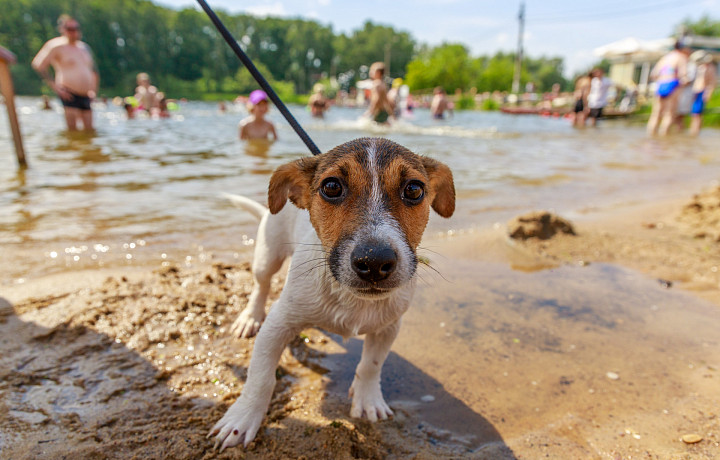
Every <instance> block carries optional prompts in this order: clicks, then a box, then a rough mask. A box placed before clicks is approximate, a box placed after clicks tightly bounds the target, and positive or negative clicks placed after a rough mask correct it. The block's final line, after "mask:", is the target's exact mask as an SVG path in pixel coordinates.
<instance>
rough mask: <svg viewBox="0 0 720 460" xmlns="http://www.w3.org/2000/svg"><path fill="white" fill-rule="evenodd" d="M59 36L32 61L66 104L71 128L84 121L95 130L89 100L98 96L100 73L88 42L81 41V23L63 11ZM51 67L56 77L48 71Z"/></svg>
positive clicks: (76, 128)
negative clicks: (53, 77)
mask: <svg viewBox="0 0 720 460" xmlns="http://www.w3.org/2000/svg"><path fill="white" fill-rule="evenodd" d="M58 29H59V31H60V33H61V36H60V37H55V38H53V39H51V40H49V41H48V42H47V43H45V44H44V45H43V47H42V48H41V49H40V51H38V54H37V55H36V56H35V58H34V59H33V61H32V66H33V68H34V69H35V70H36V71H37V72H38V73H39V74H40V75H41V76H42V77H43V79H44V80H45V81H46V82H47V84H48V85H49V86H50V88H52V90H53V91H55V92H56V93H57V95H58V96H60V99H61V101H62V104H63V106H64V107H65V121H66V123H67V128H68V131H77V130H78V124H79V122H82V125H83V128H84V129H85V131H92V130H93V119H92V110H91V107H90V103H91V102H92V100H93V98H94V97H95V94H96V91H97V88H98V82H99V76H98V73H97V69H96V68H95V61H94V60H93V57H92V54H91V52H90V47H89V46H88V45H87V43H84V42H82V41H80V37H81V36H82V35H81V32H80V24H78V22H77V21H76V20H75V19H74V18H72V17H70V16H68V15H66V14H64V15H62V16H60V18H59V19H58ZM50 66H52V68H53V70H54V71H55V79H54V80H53V79H52V78H51V76H50V74H49V73H48V68H49V67H50Z"/></svg>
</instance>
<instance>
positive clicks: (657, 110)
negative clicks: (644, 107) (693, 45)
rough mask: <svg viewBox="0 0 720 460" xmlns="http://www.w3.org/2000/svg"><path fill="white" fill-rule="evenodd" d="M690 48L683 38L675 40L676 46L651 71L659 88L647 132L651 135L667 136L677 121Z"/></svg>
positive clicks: (651, 75) (651, 76)
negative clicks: (681, 88) (680, 88)
mask: <svg viewBox="0 0 720 460" xmlns="http://www.w3.org/2000/svg"><path fill="white" fill-rule="evenodd" d="M689 55H690V48H689V47H688V46H687V45H686V44H685V43H683V41H682V39H680V40H678V41H677V42H675V48H674V49H673V50H672V51H670V52H669V53H668V54H666V55H665V56H663V57H662V58H660V60H659V61H658V63H657V64H655V67H653V70H652V72H651V73H650V78H652V79H653V80H655V82H656V83H657V88H656V90H655V99H654V100H653V105H652V112H651V114H650V119H649V120H648V125H647V132H648V134H650V135H654V134H658V133H659V134H660V135H661V136H665V135H667V133H668V130H669V129H670V126H672V124H673V122H674V121H675V114H676V112H677V105H678V100H679V98H680V90H679V87H681V86H683V85H685V84H686V83H687V80H686V79H687V64H688V56H689Z"/></svg>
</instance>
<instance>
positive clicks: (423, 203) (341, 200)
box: [269, 138, 455, 285]
mask: <svg viewBox="0 0 720 460" xmlns="http://www.w3.org/2000/svg"><path fill="white" fill-rule="evenodd" d="M288 198H289V199H290V200H291V201H292V202H293V203H295V204H296V205H297V206H298V207H300V208H304V209H307V210H308V211H309V213H310V220H311V222H312V224H313V226H314V227H315V230H316V232H317V234H318V237H319V238H320V241H321V242H322V244H323V246H324V247H325V248H326V250H328V251H330V252H331V255H330V259H331V260H330V262H331V264H330V265H331V268H332V267H333V266H335V265H342V264H343V258H344V257H346V256H347V254H346V253H347V252H348V251H350V250H351V249H352V246H353V245H355V244H358V243H359V242H361V241H379V240H382V241H387V242H388V243H387V244H389V245H390V246H391V247H392V248H393V250H394V251H396V252H399V253H400V254H399V255H398V259H399V260H400V261H401V262H402V263H401V264H399V265H400V268H402V269H403V270H405V272H407V273H405V275H402V274H400V275H397V276H395V278H398V277H401V278H408V279H409V277H411V276H412V274H413V273H414V270H415V266H416V263H417V262H416V259H415V250H416V249H417V246H418V245H419V244H420V240H421V238H422V234H423V231H424V230H425V226H426V225H427V222H428V217H429V214H430V207H431V206H432V207H433V209H435V211H436V212H438V213H439V214H440V215H442V216H443V217H449V216H451V215H452V213H453V211H454V208H455V189H454V186H453V180H452V173H451V172H450V169H449V168H448V167H447V166H445V165H444V164H442V163H439V162H437V161H435V160H432V159H429V158H425V157H421V156H418V155H416V154H414V153H412V152H411V151H409V150H408V149H406V148H405V147H402V146H401V145H398V144H396V143H394V142H392V141H389V140H387V139H374V138H362V139H356V140H354V141H351V142H348V143H346V144H343V145H341V146H339V147H336V148H334V149H332V150H330V151H329V152H327V153H325V154H322V155H318V156H316V157H314V158H305V159H302V160H298V161H296V162H294V163H290V164H288V165H284V166H281V167H280V168H278V170H277V171H276V172H275V173H274V174H273V177H272V179H271V181H270V191H269V203H270V210H271V212H278V211H279V210H280V209H282V207H283V205H284V204H285V201H286V200H287V199H288ZM334 259H335V260H334ZM333 270H334V269H333ZM333 273H334V274H335V275H336V278H338V275H337V274H336V273H335V271H333ZM340 278H342V276H340ZM338 280H339V281H340V279H338ZM386 284H389V285H392V284H394V283H393V282H392V281H388V282H387V283H386Z"/></svg>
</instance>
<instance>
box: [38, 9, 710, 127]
mask: <svg viewBox="0 0 720 460" xmlns="http://www.w3.org/2000/svg"><path fill="white" fill-rule="evenodd" d="M58 30H59V32H60V36H59V37H55V38H53V39H51V40H48V41H47V42H46V43H45V44H44V45H43V46H42V48H41V49H40V51H39V52H38V53H37V55H36V56H35V58H34V59H33V61H32V66H33V68H34V69H35V70H36V71H37V72H38V73H39V74H40V75H41V76H42V78H43V79H44V80H45V82H46V83H47V84H48V86H49V87H50V88H51V89H52V90H53V91H54V92H55V93H56V94H57V95H58V96H59V97H60V100H61V102H62V105H63V108H64V114H65V121H66V123H67V128H68V130H69V131H76V130H79V129H80V127H82V128H83V129H85V130H88V131H91V130H93V118H92V104H91V103H92V101H93V99H94V98H95V96H96V94H97V90H98V86H99V80H100V77H99V74H98V71H97V68H96V66H95V62H94V60H93V57H92V53H91V52H90V47H89V46H88V45H87V44H86V43H84V42H83V41H82V40H81V37H82V33H81V29H80V24H79V23H78V21H77V20H75V19H74V18H72V17H71V16H68V15H62V16H60V18H59V19H58ZM50 67H52V68H53V70H54V78H52V77H51V75H50V73H49V68H50ZM368 76H369V80H368V81H366V86H365V88H366V89H365V91H367V95H366V100H367V101H368V102H367V109H366V112H365V117H366V118H367V119H370V120H372V121H374V122H375V123H379V124H387V123H389V122H390V121H392V120H395V119H397V118H399V117H400V116H401V115H402V114H403V113H406V114H410V113H411V112H412V109H413V107H414V103H413V101H412V96H411V95H410V94H409V90H408V88H407V85H403V82H402V79H399V78H397V79H395V80H393V81H392V86H391V88H390V90H388V88H387V85H386V82H385V78H386V76H385V65H384V64H383V63H382V62H375V63H373V64H372V65H371V66H370V68H369V74H368ZM650 77H651V79H652V80H653V81H654V82H655V88H656V89H655V92H654V95H653V105H652V113H651V115H650V119H649V121H648V125H647V131H648V133H649V134H651V135H655V134H659V135H667V134H668V133H669V131H670V130H671V129H672V128H673V127H674V126H675V127H678V128H679V129H682V128H683V127H684V125H685V118H686V117H687V116H690V133H691V134H693V135H697V134H698V133H699V131H700V127H701V125H702V114H703V111H704V108H705V107H704V106H705V103H706V102H707V101H708V100H709V98H710V96H711V95H712V93H713V90H714V88H715V86H716V84H717V76H716V66H715V64H714V62H713V57H712V55H710V54H709V53H707V52H705V51H702V50H699V51H695V52H694V53H692V52H691V49H690V48H689V47H688V46H687V44H686V43H685V42H684V41H683V40H682V39H681V40H678V41H677V43H676V45H675V48H674V49H673V50H672V51H671V52H669V53H668V54H666V55H665V56H663V57H662V58H661V59H660V61H659V62H658V63H657V64H656V65H655V67H654V68H653V70H652V72H651V75H650ZM612 87H613V82H612V80H610V79H609V78H608V77H606V76H605V74H604V71H603V70H602V69H600V68H595V69H593V70H592V71H591V72H590V73H589V74H587V75H583V76H581V77H580V78H578V79H577V80H576V82H575V88H574V93H573V98H574V107H573V108H572V117H573V125H574V126H576V127H581V126H585V124H586V122H587V123H588V124H589V125H590V126H595V125H596V123H597V120H598V119H599V118H600V117H602V115H603V110H604V109H605V107H606V106H607V104H608V96H609V93H610V89H611V88H612ZM559 90H560V87H559V85H555V86H554V87H553V93H551V94H550V99H549V100H547V101H546V100H545V99H544V100H543V102H542V104H545V103H548V104H551V103H552V99H553V95H555V96H557V95H558V94H559ZM324 92H325V87H324V86H323V85H321V84H316V85H315V87H314V88H313V94H312V95H311V97H310V99H309V101H308V111H309V112H310V114H311V115H312V116H313V117H316V118H322V117H324V115H325V113H326V112H327V111H328V110H329V109H330V107H331V105H332V101H331V100H329V99H328V98H327V97H326V96H325V94H324ZM531 92H532V91H531ZM634 98H637V92H636V91H635V90H632V91H631V90H628V91H626V95H625V99H624V100H623V101H622V103H621V106H622V104H625V106H626V108H627V107H628V106H630V105H632V104H633V103H634ZM246 102H247V110H248V112H249V116H248V117H247V118H245V119H243V120H242V121H241V122H240V124H239V126H238V133H239V137H240V139H242V140H248V139H268V140H276V139H277V133H276V131H275V127H274V126H273V125H272V123H271V122H270V121H268V120H267V119H266V115H267V113H268V110H269V101H268V96H267V94H266V93H265V92H264V91H262V90H256V91H253V92H252V93H251V94H250V96H249V98H248V99H247V100H246ZM116 103H118V104H121V105H123V106H124V108H125V110H126V113H127V117H128V118H134V117H135V116H136V114H137V113H144V114H146V115H148V116H150V117H153V118H167V117H169V116H170V114H169V101H168V99H167V98H166V97H165V95H164V93H163V92H161V91H158V89H157V87H155V86H154V85H152V84H151V82H150V76H149V75H148V74H147V73H144V72H142V73H139V74H138V75H137V87H136V89H135V94H134V95H133V96H130V97H126V98H124V99H122V98H120V100H119V101H116ZM44 106H45V108H48V107H49V102H48V100H47V99H45V101H44ZM224 108H225V107H224V104H221V106H220V110H221V111H224ZM429 109H430V113H431V116H432V117H433V118H434V119H437V120H441V119H443V118H445V116H446V114H448V113H450V114H452V111H453V103H452V101H451V100H450V99H449V98H448V97H447V95H446V94H445V91H444V90H443V88H441V87H437V88H435V89H434V91H433V95H432V100H431V101H430V103H429Z"/></svg>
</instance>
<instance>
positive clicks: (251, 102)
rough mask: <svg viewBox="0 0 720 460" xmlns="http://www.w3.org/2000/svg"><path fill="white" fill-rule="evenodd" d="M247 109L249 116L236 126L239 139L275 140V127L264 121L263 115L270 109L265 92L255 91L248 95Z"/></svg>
mask: <svg viewBox="0 0 720 460" xmlns="http://www.w3.org/2000/svg"><path fill="white" fill-rule="evenodd" d="M247 108H248V112H250V116H249V117H247V118H245V119H244V120H242V121H241V122H240V125H239V126H238V131H239V134H240V139H241V140H248V139H268V138H270V140H273V141H274V140H277V133H276V132H275V126H274V125H273V124H272V123H270V122H269V121H267V120H266V119H265V115H266V114H267V113H268V110H269V109H270V108H269V103H268V100H267V94H265V91H263V90H261V89H256V90H255V91H253V92H252V93H250V97H249V98H248V105H247Z"/></svg>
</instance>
